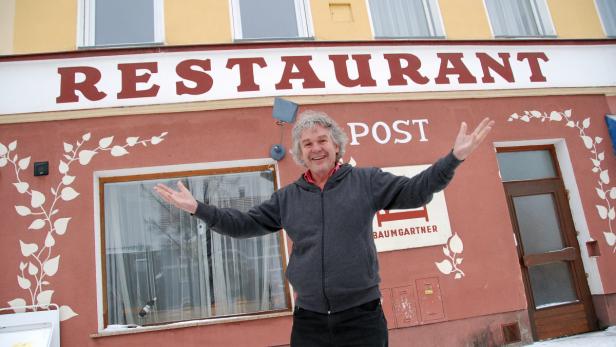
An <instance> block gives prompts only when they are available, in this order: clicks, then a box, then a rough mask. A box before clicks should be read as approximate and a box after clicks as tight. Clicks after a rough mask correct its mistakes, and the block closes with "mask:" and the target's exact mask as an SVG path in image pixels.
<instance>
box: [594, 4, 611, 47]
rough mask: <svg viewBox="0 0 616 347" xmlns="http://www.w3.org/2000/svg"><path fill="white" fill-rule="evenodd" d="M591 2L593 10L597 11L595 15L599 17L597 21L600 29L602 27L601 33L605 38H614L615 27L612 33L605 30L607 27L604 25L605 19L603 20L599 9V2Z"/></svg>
mask: <svg viewBox="0 0 616 347" xmlns="http://www.w3.org/2000/svg"><path fill="white" fill-rule="evenodd" d="M593 3H594V4H595V11H597V16H598V17H599V23H601V29H603V34H604V35H605V37H606V38H609V39H613V38H616V29H615V31H614V33H611V34H610V33H608V32H607V28H606V27H605V21H604V20H603V15H602V14H601V10H600V8H599V4H597V0H594V1H593ZM615 20H616V19H615Z"/></svg>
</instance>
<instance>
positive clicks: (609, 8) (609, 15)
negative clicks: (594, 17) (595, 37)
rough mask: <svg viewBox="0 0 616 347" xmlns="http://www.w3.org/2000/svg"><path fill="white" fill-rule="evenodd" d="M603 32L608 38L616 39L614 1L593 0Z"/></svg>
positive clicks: (615, 7)
mask: <svg viewBox="0 0 616 347" xmlns="http://www.w3.org/2000/svg"><path fill="white" fill-rule="evenodd" d="M595 2H596V4H597V10H598V11H599V16H601V23H602V24H603V30H605V35H607V36H608V37H616V2H615V1H614V0H595Z"/></svg>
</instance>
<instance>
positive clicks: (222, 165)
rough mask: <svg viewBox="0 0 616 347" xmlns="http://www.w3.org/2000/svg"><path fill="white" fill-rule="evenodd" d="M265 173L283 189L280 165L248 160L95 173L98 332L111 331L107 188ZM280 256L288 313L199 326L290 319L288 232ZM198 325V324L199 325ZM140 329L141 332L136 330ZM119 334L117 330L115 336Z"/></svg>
mask: <svg viewBox="0 0 616 347" xmlns="http://www.w3.org/2000/svg"><path fill="white" fill-rule="evenodd" d="M264 170H270V171H272V175H273V178H274V179H273V182H272V183H273V191H277V190H278V189H279V187H280V177H279V174H278V172H279V171H278V164H277V163H276V162H273V161H272V160H269V159H263V160H258V159H257V160H245V161H232V162H217V163H203V164H188V165H173V166H164V167H154V168H135V169H119V170H110V171H98V172H94V188H95V189H94V203H95V204H94V205H95V208H94V216H95V218H94V219H95V228H94V229H95V253H96V274H97V276H96V282H97V308H98V309H97V312H98V314H97V315H98V331H99V333H101V334H103V335H104V334H105V333H106V332H107V331H108V330H107V329H108V325H109V320H108V306H107V305H108V304H107V269H106V258H105V257H106V252H105V209H104V206H105V205H104V204H105V200H104V192H105V190H104V185H105V184H107V183H117V182H134V181H145V180H155V179H173V178H180V177H189V176H206V175H221V174H234V173H245V172H259V171H264ZM279 235H280V239H279V246H278V248H279V252H280V256H281V257H282V259H281V264H282V279H283V281H284V284H283V285H284V296H285V300H286V302H287V307H286V308H284V309H278V310H271V311H260V312H252V313H241V314H233V315H225V316H218V317H202V318H198V319H196V321H197V322H204V324H212V323H217V322H229V321H238V320H249V319H254V318H255V317H264V318H266V317H270V316H272V315H280V314H282V315H288V314H290V313H291V312H292V308H293V307H294V305H295V303H294V296H293V292H292V287H291V285H290V283H289V281H288V279H287V278H286V276H285V273H286V270H287V266H288V261H289V252H288V242H287V234H286V231H284V229H282V231H281V232H280V234H279ZM193 322H195V319H190V320H181V321H173V322H160V323H154V324H144V325H143V326H140V327H138V328H131V329H128V330H127V332H137V331H138V330H151V329H160V327H165V326H173V327H175V326H178V325H179V326H182V324H188V325H190V326H192V325H195V324H193ZM197 325H198V324H197ZM136 329H137V330H136ZM115 332H117V330H114V331H113V333H115Z"/></svg>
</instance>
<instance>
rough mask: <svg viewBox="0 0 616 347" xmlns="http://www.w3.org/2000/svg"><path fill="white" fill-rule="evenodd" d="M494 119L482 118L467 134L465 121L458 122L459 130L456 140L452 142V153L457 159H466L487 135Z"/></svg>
mask: <svg viewBox="0 0 616 347" xmlns="http://www.w3.org/2000/svg"><path fill="white" fill-rule="evenodd" d="M493 125H494V121H493V120H490V118H484V119H483V120H482V121H481V123H479V125H478V126H477V128H475V130H474V131H473V132H472V133H470V134H467V133H466V130H467V125H466V122H462V124H460V131H458V136H457V137H456V142H455V143H454V144H453V155H454V156H455V157H456V158H458V159H459V160H464V159H466V158H467V157H468V156H469V155H470V154H471V153H473V151H474V150H475V149H476V148H477V147H479V145H480V144H481V142H482V141H483V140H484V139H485V138H486V136H488V133H489V132H490V130H492V126H493Z"/></svg>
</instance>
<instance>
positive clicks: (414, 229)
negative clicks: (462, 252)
mask: <svg viewBox="0 0 616 347" xmlns="http://www.w3.org/2000/svg"><path fill="white" fill-rule="evenodd" d="M428 167H430V165H414V166H399V167H391V168H383V171H386V172H390V173H392V174H394V175H398V176H407V177H413V176H415V175H416V174H418V173H420V172H421V171H423V170H425V169H426V168H428ZM451 235H452V232H451V226H450V225H449V214H448V213H447V204H446V203H445V194H444V193H443V192H442V191H440V192H438V193H435V194H434V196H433V198H432V201H430V203H429V204H427V205H426V206H424V207H421V208H417V209H410V210H384V211H379V212H377V214H376V215H375V216H374V220H373V221H372V236H373V237H374V243H375V244H376V249H377V250H378V251H379V252H385V251H393V250H398V249H407V248H418V247H426V246H434V245H443V244H445V243H447V240H448V239H449V238H450V237H451Z"/></svg>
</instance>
